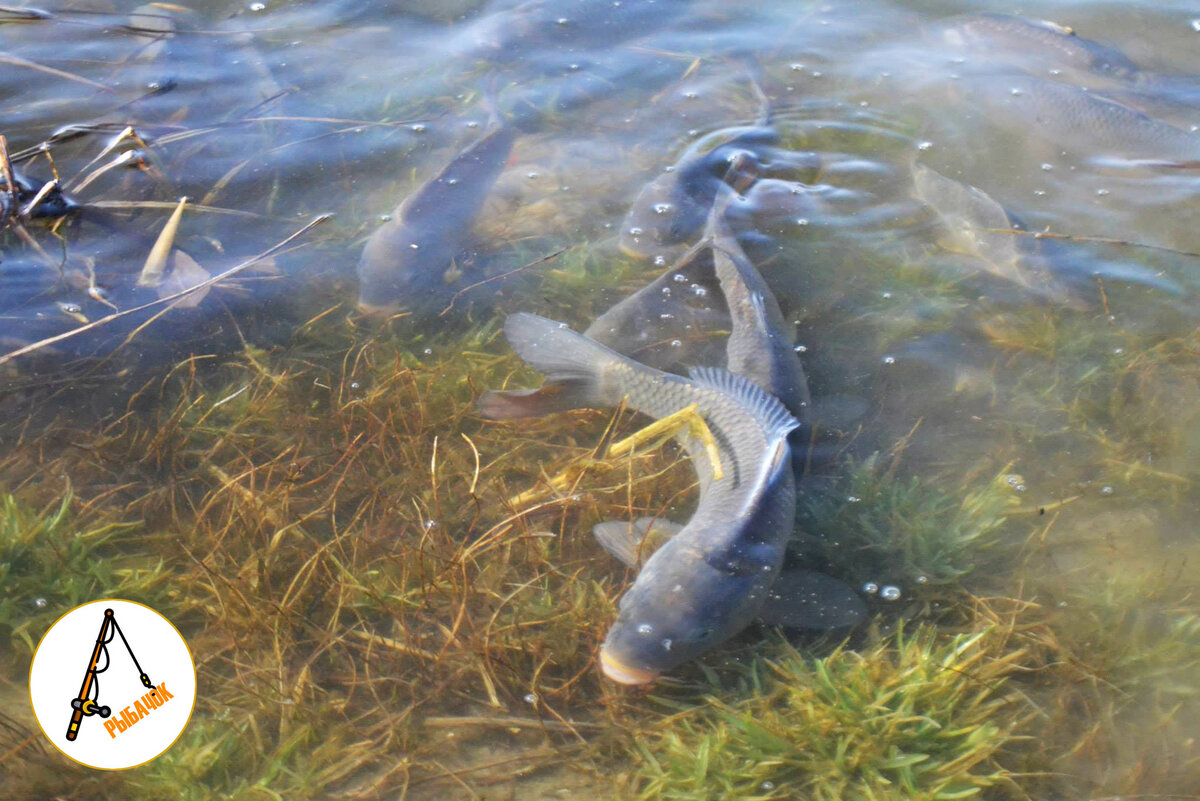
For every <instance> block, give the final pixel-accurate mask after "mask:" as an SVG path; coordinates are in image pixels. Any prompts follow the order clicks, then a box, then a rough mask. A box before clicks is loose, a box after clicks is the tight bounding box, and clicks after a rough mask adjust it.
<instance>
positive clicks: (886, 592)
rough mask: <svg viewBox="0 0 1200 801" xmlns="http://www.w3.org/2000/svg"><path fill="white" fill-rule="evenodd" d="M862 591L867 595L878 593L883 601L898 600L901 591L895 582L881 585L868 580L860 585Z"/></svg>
mask: <svg viewBox="0 0 1200 801" xmlns="http://www.w3.org/2000/svg"><path fill="white" fill-rule="evenodd" d="M862 591H863V592H864V593H866V594H867V595H878V596H879V597H880V598H882V599H883V600H885V601H899V600H900V597H901V596H902V595H903V593H901V592H900V588H899V587H897V586H896V585H895V584H884V585H883V586H882V587H881V586H879V584H878V583H877V582H874V581H868V582H867V583H866V584H864V585H863V586H862Z"/></svg>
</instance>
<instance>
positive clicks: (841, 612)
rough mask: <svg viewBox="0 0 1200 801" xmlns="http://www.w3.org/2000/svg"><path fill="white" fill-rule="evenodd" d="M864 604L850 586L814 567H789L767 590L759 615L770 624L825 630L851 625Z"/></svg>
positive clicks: (863, 611) (858, 618)
mask: <svg viewBox="0 0 1200 801" xmlns="http://www.w3.org/2000/svg"><path fill="white" fill-rule="evenodd" d="M866 614H867V605H866V604H865V603H863V600H862V598H860V597H859V595H858V593H857V592H855V591H854V590H853V589H852V588H851V587H850V585H848V584H846V583H845V582H843V581H839V580H838V579H835V578H834V577H832V576H827V575H825V574H824V573H818V572H816V571H815V570H802V569H790V570H784V571H783V572H782V573H780V574H779V578H778V579H776V580H775V583H774V584H773V585H772V586H771V589H770V591H769V592H768V593H767V601H766V603H764V604H763V607H762V609H761V610H760V611H759V618H760V619H761V620H762V621H763V622H764V623H766V624H768V625H771V626H782V627H784V628H789V629H811V630H817V631H825V630H828V629H840V628H845V627H847V626H853V625H855V624H857V623H859V622H861V621H862V619H863V618H864V617H866Z"/></svg>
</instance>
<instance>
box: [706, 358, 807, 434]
mask: <svg viewBox="0 0 1200 801" xmlns="http://www.w3.org/2000/svg"><path fill="white" fill-rule="evenodd" d="M688 376H689V377H690V378H691V379H692V380H693V381H695V382H696V383H697V384H701V385H703V386H707V387H711V388H712V389H715V390H717V391H718V392H721V393H723V394H725V395H729V396H730V397H732V398H734V399H735V400H736V401H737V402H738V403H740V404H741V405H742V406H744V407H746V409H748V410H749V411H750V413H751V414H753V415H754V416H755V417H756V418H758V420H759V421H761V423H762V426H763V428H764V429H765V432H766V435H767V438H768V439H773V438H775V437H777V436H785V435H786V434H787V433H788V432H789V431H792V430H793V429H796V428H798V427H799V426H800V422H799V421H798V420H797V419H796V418H795V417H792V414H791V412H789V411H788V410H787V407H785V406H784V405H783V403H782V402H780V400H779V399H778V398H776V397H775V396H774V395H771V394H769V393H767V392H766V390H764V389H763V388H762V387H760V386H759V385H758V384H755V383H754V382H753V381H751V380H750V379H748V378H743V377H742V376H740V375H734V374H733V373H731V372H729V371H728V370H722V369H721V368H720V367H693V368H692V369H691V370H689V371H688Z"/></svg>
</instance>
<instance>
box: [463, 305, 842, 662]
mask: <svg viewBox="0 0 1200 801" xmlns="http://www.w3.org/2000/svg"><path fill="white" fill-rule="evenodd" d="M505 334H506V336H507V337H508V340H509V342H510V344H511V345H512V347H513V349H514V350H515V351H516V352H517V353H518V354H519V355H520V356H521V357H522V358H523V359H525V361H526V362H528V363H529V364H531V365H532V366H534V367H536V368H537V369H539V370H541V371H542V372H543V373H545V374H546V377H547V380H546V384H545V385H544V386H543V387H542V388H541V389H539V390H534V391H532V392H521V391H517V392H488V393H486V394H485V395H484V396H483V397H482V398H481V399H480V402H479V405H480V409H481V411H482V413H483V415H484V416H485V417H489V418H492V419H505V418H514V417H528V416H538V415H541V414H545V413H547V412H548V411H558V410H562V409H568V408H582V407H591V408H596V407H608V406H614V405H616V404H618V403H620V402H621V401H622V399H625V401H626V402H627V403H628V404H629V405H630V406H631V407H632V408H634V409H636V410H638V411H640V412H642V413H644V414H647V415H649V416H651V417H655V418H659V419H661V418H663V417H666V416H668V415H670V414H672V413H674V412H677V411H679V410H681V409H683V408H685V407H687V406H690V405H692V404H695V405H696V407H697V411H698V413H699V415H700V416H701V417H702V418H703V419H704V421H705V422H706V424H707V425H708V427H709V428H710V430H711V431H712V433H713V436H714V438H715V439H716V442H717V444H718V452H719V457H720V461H721V465H722V469H723V472H724V474H723V475H722V477H720V478H717V477H716V476H715V474H714V471H713V467H712V464H711V462H710V461H709V457H708V454H707V452H706V451H705V448H704V445H703V443H702V441H701V440H700V438H699V437H698V436H696V435H695V434H693V433H691V432H683V433H680V434H678V435H677V437H676V438H677V440H678V441H679V442H680V444H681V445H682V447H683V448H684V450H685V451H686V452H687V453H688V455H689V457H691V461H692V464H693V466H694V468H695V470H696V473H697V476H698V480H699V486H700V500H699V503H698V505H697V508H696V511H695V513H694V514H693V515H692V518H691V520H689V521H688V523H687V524H686V525H685V526H683V527H681V528H679V529H678V531H677V533H675V534H674V536H672V537H671V538H670V539H669V540H668V541H667V542H666V543H665V544H664V545H663V546H662V547H660V548H659V549H658V550H657V551H655V552H654V554H653V555H652V556H651V557H650V559H649V560H648V561H647V562H646V564H645V565H644V566H643V568H642V570H641V572H640V573H639V574H638V577H637V579H636V580H635V582H634V584H633V586H632V587H631V588H630V589H629V591H628V592H626V594H625V595H624V596H623V597H622V599H621V602H620V612H619V614H618V617H617V620H616V622H615V623H614V624H613V626H612V628H611V629H610V630H609V633H608V636H607V637H606V638H605V642H604V645H603V647H602V648H601V653H600V662H601V666H602V668H603V670H604V672H605V674H606V675H607V676H608V677H609V678H611V679H613V680H615V681H618V682H621V683H624V684H644V683H647V682H649V681H652V680H653V679H654V678H655V677H656V676H658V675H659V674H661V673H663V672H664V671H668V670H671V669H672V668H674V667H677V666H678V665H680V664H683V663H685V662H687V661H690V660H691V659H694V658H695V657H697V656H698V655H700V654H701V653H703V652H705V651H707V650H708V649H710V648H712V647H714V646H715V645H717V644H719V643H721V642H723V641H724V640H726V639H728V638H730V637H732V636H733V635H735V634H737V633H738V632H739V631H741V630H742V629H743V628H745V627H746V626H747V625H748V624H749V623H750V622H751V621H752V620H753V619H754V618H755V617H759V616H763V614H764V608H766V607H767V606H768V605H769V604H770V601H771V595H772V587H773V585H775V584H776V583H777V582H776V579H777V578H778V577H779V574H780V568H781V566H782V564H783V558H784V552H785V549H786V545H787V542H788V540H789V539H790V537H791V534H792V526H793V523H792V520H793V515H794V511H795V503H796V495H795V478H794V474H793V469H792V464H791V459H790V448H789V446H788V441H787V437H788V434H789V433H790V432H791V431H792V430H793V429H795V428H796V426H797V425H799V423H798V421H797V420H796V419H795V418H794V417H792V416H791V415H790V414H789V413H788V412H787V410H786V408H784V406H783V404H782V403H780V402H779V400H778V399H776V398H774V397H773V396H771V395H769V394H767V393H766V392H764V391H763V390H762V389H761V388H760V387H758V386H757V385H755V384H754V383H753V382H751V381H750V380H749V379H746V378H744V377H742V376H737V375H734V374H733V373H730V372H728V371H726V370H722V369H719V368H713V367H697V368H693V369H692V371H691V373H690V377H688V378H684V377H683V376H678V375H674V374H670V373H664V372H661V371H659V370H656V369H654V368H651V367H647V366H646V365H643V364H640V363H638V362H635V361H633V360H631V359H629V358H627V357H625V356H622V355H620V354H618V353H616V352H615V351H613V350H611V349H609V348H607V347H605V346H603V345H601V344H599V343H597V342H595V341H593V340H590V339H588V338H587V337H584V336H582V335H580V334H577V333H575V332H574V331H572V330H571V329H569V328H567V327H566V326H563V325H562V324H560V323H556V322H554V321H552V320H546V319H545V318H542V317H536V316H534V315H529V314H516V315H512V316H511V317H509V318H508V321H507V322H506V323H505ZM596 533H597V536H598V537H599V538H600V540H601V543H602V544H603V545H605V547H606V548H609V549H610V550H612V551H613V552H614V553H616V554H617V555H618V556H619V557H620V558H623V559H628V558H629V554H631V553H634V552H635V551H636V548H635V546H633V545H629V544H625V545H622V544H621V543H622V537H624V540H625V542H626V543H628V541H629V540H630V536H629V527H628V525H627V524H625V523H608V524H601V525H600V526H598V527H597V530H596ZM811 575H812V576H816V575H817V574H811ZM829 583H832V584H835V585H836V586H829ZM782 587H783V588H784V589H785V590H786V591H787V592H788V598H790V599H795V598H798V597H800V596H801V595H803V596H805V597H806V598H807V597H813V600H814V604H813V607H814V609H817V608H818V607H819V608H821V609H823V610H825V611H826V612H829V610H839V609H840V610H844V614H842V613H840V612H838V611H832V612H830V614H829V617H830V619H832V618H835V617H838V616H839V614H842V617H843V618H846V622H854V621H855V620H857V619H858V617H859V616H860V615H861V611H860V610H861V608H862V602H861V600H859V599H858V598H857V596H855V595H854V594H853V591H851V590H850V589H849V588H848V587H845V586H844V585H841V583H840V582H836V581H835V580H833V579H827V578H826V577H823V576H822V577H818V578H815V579H813V578H810V577H805V576H799V577H789V579H788V580H787V581H785V582H784V585H782ZM814 596H816V597H814ZM771 605H773V604H771ZM788 614H790V615H791V616H792V619H791V623H792V624H793V625H795V624H796V623H795V620H796V618H797V617H802V616H803V615H802V614H801V613H800V612H799V610H798V607H797V606H796V605H795V604H792V605H791V607H790V609H789V611H788V612H785V613H783V614H779V615H772V614H771V613H770V612H768V613H767V617H768V618H770V617H775V618H779V619H782V618H785V617H787V615H788ZM822 614H823V613H822V612H821V611H814V613H813V615H812V616H811V618H812V621H813V622H815V623H817V627H832V625H846V622H837V623H834V624H830V622H829V621H828V620H817V618H819V617H821V616H822Z"/></svg>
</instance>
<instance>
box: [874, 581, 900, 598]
mask: <svg viewBox="0 0 1200 801" xmlns="http://www.w3.org/2000/svg"><path fill="white" fill-rule="evenodd" d="M879 597H880V598H882V599H883V600H885V601H899V600H900V588H899V587H897V586H895V585H892V584H889V585H887V586H886V587H880V588H879Z"/></svg>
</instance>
